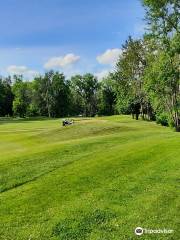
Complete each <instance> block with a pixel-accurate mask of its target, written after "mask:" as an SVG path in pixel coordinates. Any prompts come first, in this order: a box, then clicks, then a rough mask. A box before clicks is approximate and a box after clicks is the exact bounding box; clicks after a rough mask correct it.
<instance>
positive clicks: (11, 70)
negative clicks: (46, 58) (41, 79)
mask: <svg viewBox="0 0 180 240" xmlns="http://www.w3.org/2000/svg"><path fill="white" fill-rule="evenodd" d="M6 71H7V72H8V74H10V75H13V74H17V75H23V76H25V77H28V78H31V77H34V76H36V75H38V74H39V73H38V72H37V71H35V70H32V69H29V68H28V67H26V66H17V65H11V66H9V67H7V69H6Z"/></svg>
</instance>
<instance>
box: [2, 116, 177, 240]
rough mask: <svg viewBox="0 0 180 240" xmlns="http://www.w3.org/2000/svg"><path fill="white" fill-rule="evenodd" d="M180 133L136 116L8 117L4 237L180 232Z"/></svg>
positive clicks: (28, 239)
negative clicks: (68, 121)
mask: <svg viewBox="0 0 180 240" xmlns="http://www.w3.org/2000/svg"><path fill="white" fill-rule="evenodd" d="M179 169H180V133H175V132H173V131H172V130H171V129H170V128H165V127H161V126H158V125H156V124H155V123H151V122H143V121H136V120H132V119H131V118H130V117H129V116H113V117H104V118H92V119H76V121H75V124H74V125H72V126H67V127H62V126H61V124H60V121H59V120H46V119H44V120H43V119H42V120H36V121H30V120H29V121H27V120H25V121H22V120H11V121H9V122H7V121H4V120H0V240H5V239H6V240H49V239H51V240H58V239H60V240H71V239H72V240H86V239H88V240H113V239H116V240H122V239H125V240H129V239H137V238H138V237H137V236H136V235H135V234H134V229H135V228H136V227H138V226H140V227H143V228H148V229H159V228H161V229H164V228H166V229H173V230H174V233H173V234H166V235H163V234H158V235H157V234H153V235H150V234H146V235H144V236H142V237H139V239H158V240H159V239H163V240H164V239H173V240H176V239H177V240H179V239H180V235H179V232H178V229H179V226H178V222H179V212H180V209H179V206H180V199H179V185H180V177H179V174H180V172H179Z"/></svg>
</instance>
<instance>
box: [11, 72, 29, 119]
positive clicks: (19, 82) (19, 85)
mask: <svg viewBox="0 0 180 240" xmlns="http://www.w3.org/2000/svg"><path fill="white" fill-rule="evenodd" d="M14 80H15V82H14V84H13V87H12V91H13V94H14V101H13V113H14V115H15V116H20V117H25V116H27V115H28V108H29V105H30V103H31V88H30V83H28V82H24V81H23V78H22V76H14Z"/></svg>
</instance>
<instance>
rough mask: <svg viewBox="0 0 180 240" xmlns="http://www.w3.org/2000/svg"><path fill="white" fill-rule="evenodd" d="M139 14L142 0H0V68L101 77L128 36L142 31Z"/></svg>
mask: <svg viewBox="0 0 180 240" xmlns="http://www.w3.org/2000/svg"><path fill="white" fill-rule="evenodd" d="M143 17H144V11H143V8H142V6H141V3H140V0H91V1H89V0H86V1H85V0H76V1H75V0H27V1H25V0H1V1H0V74H1V75H3V76H5V75H8V74H24V75H25V76H26V77H27V78H29V79H31V78H32V76H34V75H36V74H38V73H44V72H45V71H47V70H49V69H54V70H59V71H62V72H64V73H65V74H66V75H67V76H68V77H69V76H71V75H72V74H77V73H84V72H92V73H94V74H96V75H97V76H98V77H99V78H101V77H103V76H105V75H106V74H107V72H108V71H109V70H111V69H113V67H114V63H115V62H116V60H117V58H118V56H119V54H121V45H122V44H123V43H124V41H125V40H126V39H127V37H128V36H129V35H131V36H133V37H136V38H138V37H140V36H141V35H142V34H143V28H144V23H143Z"/></svg>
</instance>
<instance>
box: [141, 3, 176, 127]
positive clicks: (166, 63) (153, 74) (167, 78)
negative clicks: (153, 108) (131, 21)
mask: <svg viewBox="0 0 180 240" xmlns="http://www.w3.org/2000/svg"><path fill="white" fill-rule="evenodd" d="M143 4H144V6H145V8H146V19H147V21H148V25H149V30H150V35H151V36H152V38H153V39H154V41H156V43H157V46H159V47H158V49H157V51H158V56H157V58H155V59H154V58H152V57H150V60H149V67H148V69H147V71H146V73H147V78H146V79H147V82H148V89H153V88H154V89H155V90H156V91H155V92H154V98H156V99H159V101H160V102H161V104H162V105H163V106H164V110H165V111H166V112H168V114H169V118H170V119H171V121H172V123H173V125H174V126H175V129H176V131H180V103H179V98H180V69H179V65H180V51H179V48H180V47H179V42H180V2H179V0H159V1H155V0H144V1H143ZM152 70H153V71H152ZM150 85H152V86H150ZM157 89H158V91H157ZM160 96H161V97H160Z"/></svg>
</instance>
